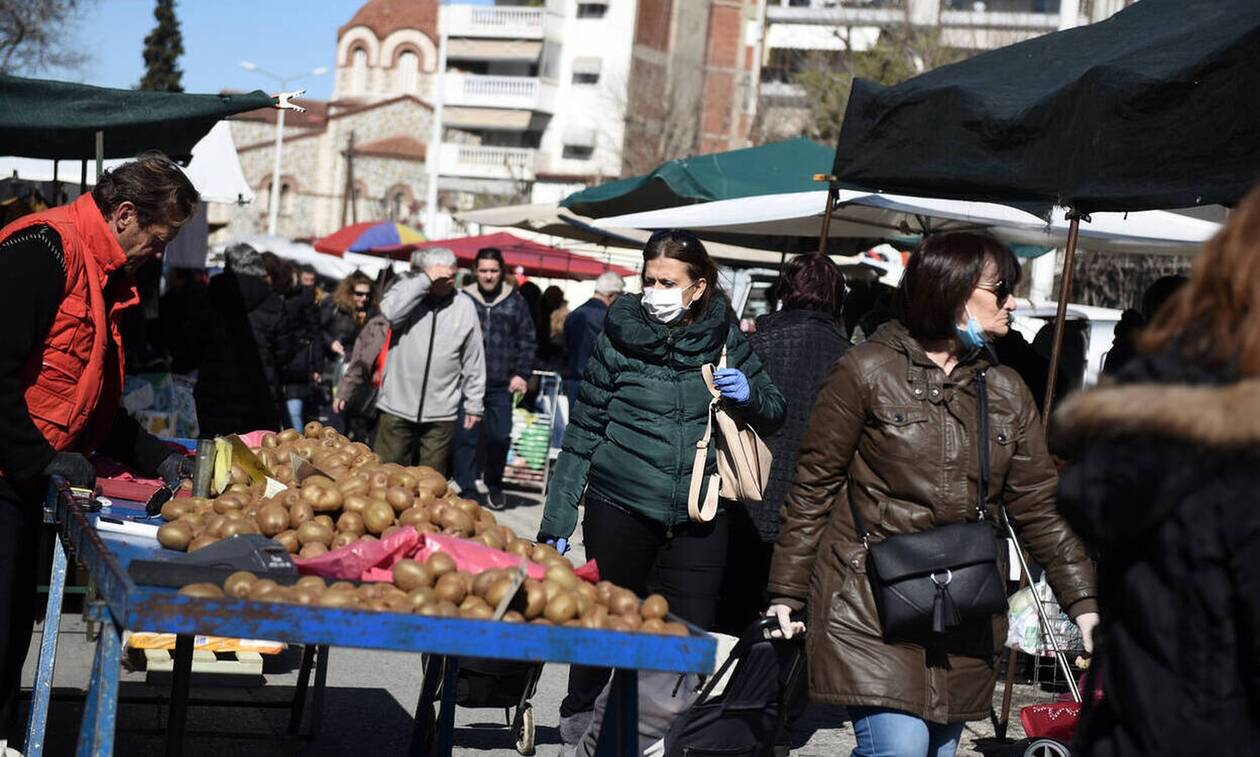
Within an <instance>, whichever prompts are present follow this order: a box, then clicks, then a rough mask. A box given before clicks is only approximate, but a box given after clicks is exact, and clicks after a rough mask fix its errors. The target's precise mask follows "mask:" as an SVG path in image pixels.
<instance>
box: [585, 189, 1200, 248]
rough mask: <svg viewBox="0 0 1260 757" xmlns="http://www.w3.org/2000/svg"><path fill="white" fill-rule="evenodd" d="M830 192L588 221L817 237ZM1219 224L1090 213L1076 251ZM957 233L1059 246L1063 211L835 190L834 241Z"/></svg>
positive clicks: (1193, 233) (1156, 214)
mask: <svg viewBox="0 0 1260 757" xmlns="http://www.w3.org/2000/svg"><path fill="white" fill-rule="evenodd" d="M826 204H827V192H826V191H825V190H823V191H813V192H792V193H786V194H772V195H760V196H755V197H743V198H739V199H735V200H719V201H716V202H706V203H700V204H697V205H683V206H679V207H675V208H666V209H663V210H653V211H648V212H644V213H630V214H627V215H621V216H611V217H609V218H600V219H598V220H594V221H591V225H593V226H595V227H597V228H618V229H624V228H637V229H666V228H682V229H690V230H692V231H708V232H713V233H722V234H750V235H752V234H755V235H767V236H770V235H778V236H800V237H810V236H814V237H817V236H818V235H819V234H820V233H821V231H822V220H823V213H824V212H825V209H826ZM1219 228H1220V226H1219V224H1216V223H1213V222H1211V221H1204V220H1200V219H1197V218H1191V217H1189V216H1183V215H1179V214H1177V213H1171V212H1168V211H1162V210H1149V211H1142V212H1136V213H1095V214H1093V216H1092V217H1091V218H1090V220H1089V221H1084V220H1082V222H1081V225H1080V237H1081V243H1080V244H1081V246H1082V247H1084V248H1086V249H1090V250H1096V251H1100V252H1147V253H1150V252H1158V253H1165V254H1185V253H1192V252H1194V251H1195V250H1196V249H1198V247H1199V245H1201V244H1202V243H1203V242H1205V241H1206V240H1207V239H1208V238H1210V237H1211V236H1212V235H1213V234H1215V233H1216V231H1217V230H1218V229H1219ZM961 229H976V230H983V231H987V232H989V233H991V234H993V235H994V236H996V237H998V238H999V239H1002V240H1003V241H1006V242H1008V243H1015V244H1033V245H1040V246H1043V247H1061V246H1062V245H1063V244H1064V243H1066V241H1067V232H1068V222H1067V220H1066V219H1065V217H1064V213H1063V211H1062V210H1061V209H1059V210H1056V212H1055V214H1054V216H1053V218H1052V219H1051V220H1050V222H1049V223H1047V222H1046V221H1045V220H1043V219H1041V218H1039V217H1037V216H1035V215H1033V214H1031V213H1026V212H1024V211H1022V210H1017V209H1015V208H1012V207H1009V206H1006V205H999V204H995V203H984V202H964V201H960V200H942V199H936V198H929V197H909V196H905V195H886V194H872V193H866V192H852V191H847V190H842V191H840V194H839V199H838V201H837V203H836V206H835V210H834V211H833V212H832V215H831V225H830V230H829V232H828V235H829V236H832V237H872V238H882V237H890V236H908V235H912V234H921V233H925V232H940V231H951V230H961Z"/></svg>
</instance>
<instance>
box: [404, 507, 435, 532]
mask: <svg viewBox="0 0 1260 757" xmlns="http://www.w3.org/2000/svg"><path fill="white" fill-rule="evenodd" d="M428 523H429V511H428V510H427V509H425V508H423V507H409V508H407V509H406V510H403V511H402V513H400V514H399V516H398V525H400V526H411V527H413V528H415V529H416V530H417V531H419V530H420V526H421V525H428Z"/></svg>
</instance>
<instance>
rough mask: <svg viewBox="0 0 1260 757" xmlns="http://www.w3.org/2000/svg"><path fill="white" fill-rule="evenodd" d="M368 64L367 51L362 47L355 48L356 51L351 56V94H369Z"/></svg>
mask: <svg viewBox="0 0 1260 757" xmlns="http://www.w3.org/2000/svg"><path fill="white" fill-rule="evenodd" d="M367 64H368V54H367V50H364V49H363V48H362V47H359V48H355V51H354V52H353V53H351V54H350V94H352V95H362V94H366V93H367Z"/></svg>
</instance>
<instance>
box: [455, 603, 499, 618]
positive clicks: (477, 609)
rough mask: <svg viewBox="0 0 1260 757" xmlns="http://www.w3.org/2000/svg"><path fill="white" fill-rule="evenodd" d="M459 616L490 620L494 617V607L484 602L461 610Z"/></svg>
mask: <svg viewBox="0 0 1260 757" xmlns="http://www.w3.org/2000/svg"><path fill="white" fill-rule="evenodd" d="M459 617H461V618H467V619H469V620H490V619H492V618H493V617H494V609H493V608H491V607H490V606H489V605H487V604H485V603H484V602H483V603H481V604H479V605H473V606H472V607H469V608H468V609H467V610H460V611H459Z"/></svg>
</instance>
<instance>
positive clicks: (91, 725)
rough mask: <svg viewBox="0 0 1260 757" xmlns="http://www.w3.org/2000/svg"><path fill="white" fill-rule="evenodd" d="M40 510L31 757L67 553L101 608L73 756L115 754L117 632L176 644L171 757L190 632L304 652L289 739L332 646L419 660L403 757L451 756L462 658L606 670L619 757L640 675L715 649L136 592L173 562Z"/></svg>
mask: <svg viewBox="0 0 1260 757" xmlns="http://www.w3.org/2000/svg"><path fill="white" fill-rule="evenodd" d="M45 509H46V517H47V518H48V519H49V520H51V521H53V522H55V523H57V525H58V530H59V533H60V536H61V539H59V540H58V541H57V543H56V545H55V546H54V555H53V578H52V581H51V583H50V588H49V594H48V612H47V620H46V621H45V627H44V633H43V640H42V642H41V645H40V653H39V667H38V671H37V676H36V681H35V686H34V689H33V692H32V697H31V713H30V727H29V729H28V733H27V742H26V748H25V750H24V752H23V753H24V754H26V755H28V757H29V756H31V755H40V754H41V753H42V747H43V734H44V725H45V722H46V720H47V715H48V703H49V699H50V695H51V689H52V669H53V662H54V660H55V657H56V645H57V630H58V628H57V625H58V618H59V614H60V610H61V600H62V597H63V592H64V585H65V573H66V565H67V559H68V558H67V553H68V551H69V553H71V554H73V555H74V557H75V558H76V559H77V560H78V561H79V562H80V563H81V564H82V565H84V566H85V567H86V569H87V570H88V572H89V573H90V574H91V576H92V579H93V582H94V584H95V586H96V590H97V592H98V594H99V599H98V600H96V601H93V602H91V604H90V605H89V608H88V609H89V613H88V617H89V619H90V620H94V621H97V622H99V623H100V624H101V632H100V637H99V638H98V640H97V643H96V655H95V659H94V661H93V664H92V673H91V677H90V679H89V682H88V688H87V700H86V704H85V707H84V711H83V722H82V726H81V727H80V730H79V740H78V748H77V754H78V755H80V756H81V757H82V756H86V755H109V754H112V753H113V748H114V730H115V716H116V714H117V703H118V678H119V669H120V665H121V655H122V632H123V630H124V629H131V630H143V631H152V632H158V633H174V634H177V638H178V641H177V645H176V651H175V670H174V674H173V677H172V693H171V712H170V720H169V722H170V725H169V727H168V730H167V754H168V755H174V754H179V753H180V752H181V750H182V746H183V731H184V723H185V719H186V711H187V706H188V683H189V678H190V671H191V664H192V649H193V643H192V640H193V635H195V634H213V635H217V636H227V637H233V638H250V639H273V640H276V641H284V642H290V643H294V644H303V645H306V646H307V654H306V655H305V656H304V659H303V662H302V672H301V673H300V674H299V683H298V693H297V695H296V697H295V702H294V704H295V710H294V713H293V718H294V719H293V720H291V721H290V733H296V724H297V723H298V722H300V718H301V710H300V708H301V707H302V706H303V701H302V700H303V698H304V696H305V691H306V682H307V680H308V678H309V674H310V667H311V662H312V655H311V650H312V648H319V649H322V650H324V651H323V654H319V655H318V658H319V661H320V663H321V664H320V668H321V671H320V673H321V674H322V669H323V668H324V666H325V664H326V648H327V647H329V646H343V647H359V648H363V649H381V650H391V651H402V652H416V653H421V654H425V655H427V658H426V664H425V665H424V679H423V684H422V686H421V692H420V701H419V703H418V705H417V708H416V712H417V715H418V716H417V717H416V721H415V727H414V729H413V733H412V739H411V754H412V755H420V754H426V753H429V754H439V755H449V754H450V753H451V747H452V743H451V740H452V734H453V732H454V724H455V701H454V697H455V677H456V674H457V672H458V667H459V658H461V657H481V658H496V659H503V660H516V661H522V662H558V663H571V664H578V665H594V666H599V667H606V668H614V669H615V673H614V676H613V686H612V690H611V692H610V698H609V704H608V708H609V712H610V713H611V714H612V716H611V718H610V719H609V720H607V721H606V723H607V724H608V727H605V728H604V729H603V731H602V733H601V734H600V740H599V753H600V754H606V755H623V756H624V757H630V755H634V754H637V753H638V671H639V670H660V671H671V672H679V673H707V672H709V671H712V670H713V660H714V654H715V649H716V645H715V642H714V641H713V639H712V638H711V637H709V636H707V635H704V634H703V633H702V632H700V631H698V630H694V629H693V635H692V636H689V637H675V636H658V635H649V634H635V633H622V632H617V631H608V630H591V629H581V628H561V627H556V626H543V625H532V624H523V623H503V622H495V621H481V620H464V619H459V618H431V617H424V616H420V615H406V614H400V613H389V612H369V611H362V610H345V609H332V608H322V607H309V606H302V605H290V604H279V603H269V602H254V601H247V600H239V599H201V598H194V597H185V596H180V595H179V594H178V593H177V592H176V590H174V589H168V588H160V587H153V586H143V585H137V584H136V583H135V582H134V581H132V579H131V578H130V576H129V575H128V573H127V566H128V565H129V564H130V563H131V561H133V560H170V559H172V558H176V557H178V556H179V555H181V554H182V553H179V552H173V551H170V550H166V549H162V548H161V547H158V546H156V544H155V543H154V542H153V541H151V540H146V539H142V538H136V537H131V536H124V535H117V534H114V533H103V532H98V531H97V530H96V528H95V526H94V523H95V520H96V516H97V513H94V512H90V511H88V510H86V509H85V508H84V507H83V506H81V504H79V503H77V502H76V501H75V500H74V498H73V496H72V495H71V494H70V492H69V490H68V489H66V488H64V487H53V488H51V489H50V491H49V497H48V502H47V503H46V508H45ZM111 513H112V514H113V515H116V516H123V517H127V516H135V515H143V506H142V505H140V504H138V503H120V502H115V503H114V504H113V506H112V507H111ZM321 679H322V675H317V683H316V685H317V690H318V687H320V686H322V680H321ZM439 684H441V685H440V686H439ZM439 701H440V708H439V709H438V717H437V723H436V725H435V724H434V723H433V722H432V720H431V719H430V718H429V717H427V716H426V715H425V713H430V712H432V711H433V707H434V705H435V703H437V702H439ZM316 709H317V710H318V702H317V704H316ZM317 717H318V716H317Z"/></svg>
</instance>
